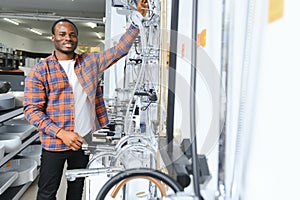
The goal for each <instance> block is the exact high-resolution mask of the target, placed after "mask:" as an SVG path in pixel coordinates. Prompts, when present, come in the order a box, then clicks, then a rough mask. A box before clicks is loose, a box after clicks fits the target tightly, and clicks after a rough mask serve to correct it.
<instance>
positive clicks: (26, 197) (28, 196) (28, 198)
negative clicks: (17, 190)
mask: <svg viewBox="0 0 300 200" xmlns="http://www.w3.org/2000/svg"><path fill="white" fill-rule="evenodd" d="M37 183H38V178H37V179H36V180H35V181H34V182H33V183H32V184H31V186H30V187H29V188H28V189H27V190H26V192H25V193H24V194H23V196H22V197H21V199H20V200H34V199H36V194H37V190H38V186H37ZM66 185H67V182H66V179H65V178H64V176H63V178H62V180H61V184H60V187H59V189H58V192H57V196H56V198H57V200H63V199H65V194H66Z"/></svg>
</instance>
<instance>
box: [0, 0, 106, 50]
mask: <svg viewBox="0 0 300 200" xmlns="http://www.w3.org/2000/svg"><path fill="white" fill-rule="evenodd" d="M105 1H106V0H0V30H3V31H6V32H10V33H14V34H17V35H20V36H22V37H25V38H29V39H33V40H45V41H47V40H49V39H47V38H46V37H47V36H50V35H51V27H52V24H53V22H54V21H55V20H57V19H59V18H60V17H67V18H69V19H71V21H73V22H74V23H75V24H76V25H77V27H78V29H79V45H90V46H97V45H99V42H100V39H99V38H98V37H97V36H96V33H95V32H104V23H103V17H105ZM4 17H6V18H10V19H14V20H15V21H17V22H19V26H16V25H14V24H11V23H9V22H7V21H5V20H3V18H4ZM89 21H91V22H97V23H98V26H97V27H96V28H93V29H92V28H90V27H88V26H87V25H86V23H87V22H89ZM29 28H34V29H37V30H39V31H40V32H42V33H43V35H42V36H39V35H36V34H34V33H32V32H30V31H29Z"/></svg>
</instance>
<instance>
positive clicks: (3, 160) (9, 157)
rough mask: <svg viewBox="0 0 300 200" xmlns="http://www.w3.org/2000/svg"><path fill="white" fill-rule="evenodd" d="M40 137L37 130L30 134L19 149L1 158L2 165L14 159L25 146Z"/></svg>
mask: <svg viewBox="0 0 300 200" xmlns="http://www.w3.org/2000/svg"><path fill="white" fill-rule="evenodd" d="M38 137H39V133H38V132H37V131H34V132H33V133H32V134H31V135H30V136H28V139H26V140H25V141H24V142H23V143H22V144H21V145H20V147H19V148H18V149H16V150H14V151H12V152H10V153H9V154H7V155H5V156H4V157H3V158H2V159H1V160H0V166H2V165H3V164H5V163H6V162H7V161H9V160H10V159H12V158H13V157H14V156H15V155H17V154H18V153H19V152H20V151H22V150H23V149H24V148H25V147H27V146H28V145H29V144H31V143H32V142H33V141H35V140H36V139H37V138H38Z"/></svg>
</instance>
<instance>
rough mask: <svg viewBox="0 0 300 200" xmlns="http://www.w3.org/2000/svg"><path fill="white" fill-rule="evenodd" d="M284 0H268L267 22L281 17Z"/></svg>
mask: <svg viewBox="0 0 300 200" xmlns="http://www.w3.org/2000/svg"><path fill="white" fill-rule="evenodd" d="M283 10H284V0H269V10H268V22H269V23H271V22H273V21H276V20H278V19H280V18H282V17H283Z"/></svg>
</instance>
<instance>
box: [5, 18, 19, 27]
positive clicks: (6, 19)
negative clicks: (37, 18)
mask: <svg viewBox="0 0 300 200" xmlns="http://www.w3.org/2000/svg"><path fill="white" fill-rule="evenodd" d="M3 19H4V20H5V21H7V22H10V23H12V24H15V25H17V26H18V25H19V23H18V22H16V21H14V20H12V19H8V18H3Z"/></svg>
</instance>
